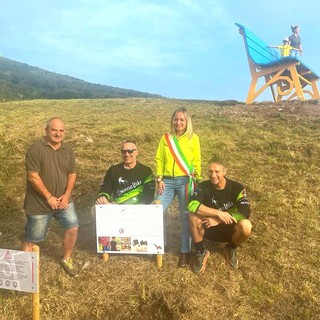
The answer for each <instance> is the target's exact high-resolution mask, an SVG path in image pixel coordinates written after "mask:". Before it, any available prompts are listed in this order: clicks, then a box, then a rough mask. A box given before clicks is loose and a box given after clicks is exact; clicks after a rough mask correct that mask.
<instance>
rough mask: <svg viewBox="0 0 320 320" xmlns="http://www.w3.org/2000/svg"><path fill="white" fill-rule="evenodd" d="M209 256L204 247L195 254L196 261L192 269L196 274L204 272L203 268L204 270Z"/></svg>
mask: <svg viewBox="0 0 320 320" xmlns="http://www.w3.org/2000/svg"><path fill="white" fill-rule="evenodd" d="M209 256H210V252H209V251H208V250H207V249H204V251H203V253H197V254H196V261H195V263H194V266H193V271H194V272H195V273H196V274H201V273H204V270H206V264H207V260H208V258H209Z"/></svg>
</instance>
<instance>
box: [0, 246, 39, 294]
mask: <svg viewBox="0 0 320 320" xmlns="http://www.w3.org/2000/svg"><path fill="white" fill-rule="evenodd" d="M37 259H38V256H37V254H36V253H34V252H25V251H16V250H9V249H0V288H1V289H8V290H16V291H24V292H31V293H37V292H38V287H37V284H38V281H37V279H38V271H37Z"/></svg>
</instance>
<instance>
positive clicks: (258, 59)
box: [236, 23, 296, 67]
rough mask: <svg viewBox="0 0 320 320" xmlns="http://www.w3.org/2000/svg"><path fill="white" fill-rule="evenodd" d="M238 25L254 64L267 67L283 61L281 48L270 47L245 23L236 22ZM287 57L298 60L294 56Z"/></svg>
mask: <svg viewBox="0 0 320 320" xmlns="http://www.w3.org/2000/svg"><path fill="white" fill-rule="evenodd" d="M236 25H237V26H238V27H239V28H240V33H241V34H242V36H243V39H244V42H245V46H246V50H247V53H248V56H249V57H250V59H251V60H252V62H253V63H254V64H256V65H257V66H261V67H266V66H271V65H274V64H277V63H279V62H280V61H283V58H281V57H280V53H279V50H276V49H273V48H269V47H268V45H267V44H266V43H265V42H263V41H262V40H261V39H259V38H258V37H257V36H256V35H254V34H253V33H252V32H251V31H250V30H248V29H247V28H245V27H244V26H243V25H241V24H239V23H236ZM286 58H287V59H288V58H289V59H293V60H296V59H295V58H294V57H286ZM287 59H286V60H287Z"/></svg>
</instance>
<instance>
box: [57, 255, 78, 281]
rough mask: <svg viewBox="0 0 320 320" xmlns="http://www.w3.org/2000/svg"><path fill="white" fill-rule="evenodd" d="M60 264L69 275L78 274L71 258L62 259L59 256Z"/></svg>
mask: <svg viewBox="0 0 320 320" xmlns="http://www.w3.org/2000/svg"><path fill="white" fill-rule="evenodd" d="M60 264H61V266H62V268H63V269H64V271H65V272H66V273H67V274H68V275H69V276H71V277H74V276H76V275H77V274H78V271H77V269H76V267H75V266H74V264H73V261H72V258H69V259H63V257H62V258H61V261H60Z"/></svg>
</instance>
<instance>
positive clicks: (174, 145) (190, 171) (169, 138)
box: [164, 133, 195, 200]
mask: <svg viewBox="0 0 320 320" xmlns="http://www.w3.org/2000/svg"><path fill="white" fill-rule="evenodd" d="M164 137H165V139H166V142H167V144H168V147H169V150H170V152H171V154H172V156H173V158H174V160H175V162H176V164H177V165H178V167H179V168H180V170H181V171H182V172H183V173H184V174H185V175H186V176H189V181H188V183H187V187H186V199H187V200H188V198H189V196H191V195H193V192H194V189H195V176H194V168H193V164H192V163H189V162H188V160H187V158H186V157H185V155H184V154H183V152H182V150H181V148H180V145H179V141H178V139H177V137H176V136H175V135H171V134H169V133H166V134H165V135H164Z"/></svg>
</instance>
